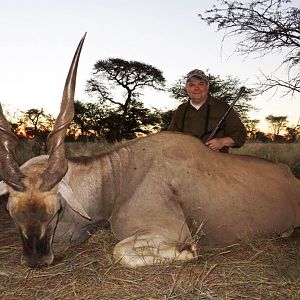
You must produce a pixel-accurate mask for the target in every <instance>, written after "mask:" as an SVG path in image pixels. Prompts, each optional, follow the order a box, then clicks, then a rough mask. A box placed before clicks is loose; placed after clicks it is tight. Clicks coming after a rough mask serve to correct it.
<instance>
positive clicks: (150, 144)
mask: <svg viewBox="0 0 300 300" xmlns="http://www.w3.org/2000/svg"><path fill="white" fill-rule="evenodd" d="M46 161H47V157H41V158H35V159H33V160H31V161H29V162H27V163H26V164H25V165H24V166H23V167H22V171H23V172H24V173H25V174H26V175H27V177H26V179H25V180H24V184H25V185H26V187H27V188H28V190H27V191H26V192H25V193H23V194H22V193H17V192H14V191H11V197H10V200H9V202H10V203H14V202H15V203H17V206H18V208H20V207H24V206H26V205H28V204H30V202H32V201H35V202H36V203H37V204H38V205H40V206H41V207H42V206H46V207H47V212H49V213H50V214H51V212H53V211H54V212H55V211H57V209H58V208H59V207H60V206H61V207H62V210H61V211H60V217H59V222H58V224H57V228H56V231H55V238H56V239H57V240H59V241H62V240H63V239H66V240H68V241H70V242H71V243H74V244H77V243H80V242H82V241H84V240H85V239H87V238H88V237H89V236H90V232H91V230H92V228H93V227H92V226H94V224H97V223H99V222H101V221H102V220H109V222H110V224H111V229H112V231H113V233H114V234H115V236H116V237H117V238H118V239H119V240H120V243H118V244H117V245H116V247H115V250H114V257H115V259H116V260H117V261H120V262H121V263H123V264H125V265H128V266H129V267H135V266H141V265H149V264H160V263H165V262H167V261H170V260H190V259H193V258H194V257H195V256H196V250H195V242H194V241H193V234H194V233H195V232H197V235H198V233H199V232H198V229H199V228H200V227H201V235H202V237H201V239H200V245H203V246H205V247H216V246H225V245H230V244H232V243H236V242H237V241H239V240H243V239H247V240H251V239H253V238H257V237H266V236H272V235H279V234H280V233H282V232H285V231H288V230H289V229H290V228H294V227H298V226H300V201H299V194H300V184H299V181H298V180H297V179H296V178H295V177H294V176H293V175H292V174H291V172H290V171H289V170H288V169H287V168H286V167H285V166H282V165H276V164H273V163H270V162H268V161H265V160H262V159H255V158H251V157H247V156H238V155H228V154H222V153H217V152H214V151H212V150H210V149H208V148H207V147H206V146H204V145H203V144H202V143H201V142H200V141H199V140H197V139H195V138H193V137H190V136H186V135H182V134H178V133H171V132H165V133H159V134H155V135H151V136H148V137H146V138H141V139H137V140H134V141H130V142H127V143H122V144H119V145H117V146H116V147H115V148H114V149H113V150H111V151H109V152H107V153H105V154H102V155H100V156H96V157H89V158H84V157H81V158H79V159H70V160H69V162H68V172H67V174H66V175H65V177H64V179H63V180H64V182H65V184H67V185H69V187H70V188H71V189H72V191H73V194H74V195H75V196H74V197H75V198H76V199H75V200H76V201H79V203H80V205H81V206H82V208H83V210H84V212H86V213H87V215H88V216H89V217H90V218H91V220H88V219H87V218H84V217H83V216H82V215H80V214H79V213H77V212H76V209H74V208H72V206H70V204H69V203H68V202H67V203H66V202H65V201H64V199H61V197H60V196H59V195H58V194H57V187H55V188H54V189H53V190H51V191H50V192H39V190H38V187H39V183H40V174H42V172H43V168H44V166H45V162H46ZM21 194H22V195H21ZM48 260H49V259H48Z"/></svg>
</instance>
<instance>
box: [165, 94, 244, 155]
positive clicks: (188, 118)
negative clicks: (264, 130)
mask: <svg viewBox="0 0 300 300" xmlns="http://www.w3.org/2000/svg"><path fill="white" fill-rule="evenodd" d="M228 108H229V105H228V104H227V103H224V102H221V101H219V100H217V99H215V98H213V97H211V96H209V97H208V99H207V101H206V102H205V103H204V104H203V105H202V106H201V107H200V108H199V109H198V110H197V109H196V108H194V107H193V106H192V105H191V104H190V101H188V102H185V103H183V104H181V105H179V107H178V108H177V110H176V111H175V112H174V114H173V117H172V120H171V123H170V125H169V127H168V130H170V131H180V132H183V133H186V134H190V135H193V136H195V137H198V138H199V139H201V140H202V141H203V142H205V141H206V139H207V138H208V136H209V134H210V133H211V132H212V131H213V130H214V129H215V127H216V126H217V124H218V122H219V121H220V120H221V119H222V117H223V116H224V114H225V113H226V111H227V110H228ZM215 137H231V138H232V139H233V140H234V142H235V145H234V147H236V148H238V147H241V146H243V145H244V143H245V141H246V137H247V132H246V128H245V126H244V125H243V123H242V122H241V120H240V118H239V116H238V115H237V113H236V112H235V111H234V110H233V109H232V110H231V111H230V113H229V114H228V115H227V117H226V118H225V120H224V121H223V122H222V124H221V125H220V129H219V130H218V132H217V133H216V135H215ZM221 151H222V152H228V147H224V148H223V149H221Z"/></svg>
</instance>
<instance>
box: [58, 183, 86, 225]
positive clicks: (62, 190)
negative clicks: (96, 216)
mask: <svg viewBox="0 0 300 300" xmlns="http://www.w3.org/2000/svg"><path fill="white" fill-rule="evenodd" d="M58 193H59V194H60V195H61V196H62V197H63V198H64V199H65V200H66V202H67V203H68V204H69V206H70V207H71V208H72V209H73V210H74V211H75V212H77V213H79V214H80V215H81V216H83V217H84V218H86V219H88V220H91V217H90V216H89V215H88V214H87V212H86V211H85V209H84V208H83V206H82V205H81V203H80V202H79V201H78V200H77V199H76V197H75V195H74V193H73V191H72V188H71V187H70V186H69V185H68V184H67V183H66V182H65V181H64V180H61V181H60V182H59V184H58Z"/></svg>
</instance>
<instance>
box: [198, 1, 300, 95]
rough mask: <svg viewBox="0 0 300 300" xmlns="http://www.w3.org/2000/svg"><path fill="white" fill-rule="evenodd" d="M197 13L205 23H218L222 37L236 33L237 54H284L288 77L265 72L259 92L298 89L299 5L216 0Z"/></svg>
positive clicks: (299, 51) (299, 75)
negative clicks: (209, 7)
mask: <svg viewBox="0 0 300 300" xmlns="http://www.w3.org/2000/svg"><path fill="white" fill-rule="evenodd" d="M199 16H200V17H201V19H202V20H204V21H205V22H206V23H207V24H208V25H212V24H215V25H217V29H218V31H224V32H225V38H227V37H231V36H238V37H239V38H240V41H239V42H238V43H237V48H236V51H237V52H238V53H241V54H244V55H249V54H253V53H256V54H259V55H262V56H265V55H267V54H270V53H278V52H280V53H283V54H284V55H283V59H282V61H281V62H280V66H286V67H287V70H288V76H287V77H286V78H278V77H274V76H269V75H265V74H264V79H265V80H264V82H261V86H262V91H266V90H269V89H272V88H274V87H279V86H281V87H283V88H284V89H285V90H286V93H285V94H288V93H292V94H294V93H295V92H300V50H299V49H300V8H299V7H292V6H291V1H290V0H252V1H248V2H239V1H227V0H219V1H218V4H217V5H214V6H213V7H212V8H211V9H208V10H206V11H205V12H204V13H202V14H199ZM277 67H279V66H277Z"/></svg>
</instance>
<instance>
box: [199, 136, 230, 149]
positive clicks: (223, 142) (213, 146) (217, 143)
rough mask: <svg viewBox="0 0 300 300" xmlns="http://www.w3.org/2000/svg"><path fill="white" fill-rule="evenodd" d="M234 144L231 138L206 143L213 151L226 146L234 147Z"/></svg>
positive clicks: (216, 139) (215, 139)
mask: <svg viewBox="0 0 300 300" xmlns="http://www.w3.org/2000/svg"><path fill="white" fill-rule="evenodd" d="M234 144H235V143H234V140H233V139H232V138H231V137H224V138H214V139H211V140H209V141H208V142H206V143H205V145H206V146H207V147H208V148H210V149H212V150H220V149H222V148H223V147H225V146H227V147H232V146H234Z"/></svg>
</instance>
